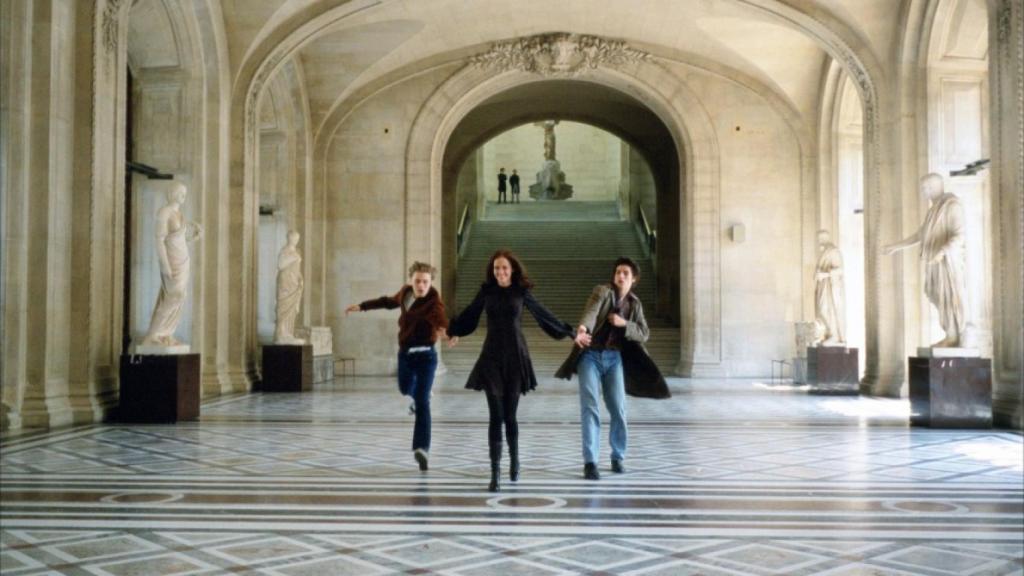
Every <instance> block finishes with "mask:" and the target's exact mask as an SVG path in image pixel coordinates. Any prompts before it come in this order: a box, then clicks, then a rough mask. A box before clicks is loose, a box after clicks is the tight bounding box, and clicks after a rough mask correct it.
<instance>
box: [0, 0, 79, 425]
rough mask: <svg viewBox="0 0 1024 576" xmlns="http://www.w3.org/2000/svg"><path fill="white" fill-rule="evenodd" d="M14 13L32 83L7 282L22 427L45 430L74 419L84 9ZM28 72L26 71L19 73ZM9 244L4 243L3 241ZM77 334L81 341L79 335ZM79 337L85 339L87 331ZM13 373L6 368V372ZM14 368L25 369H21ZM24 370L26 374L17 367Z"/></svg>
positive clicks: (25, 76)
mask: <svg viewBox="0 0 1024 576" xmlns="http://www.w3.org/2000/svg"><path fill="white" fill-rule="evenodd" d="M17 4H19V6H16V7H12V8H11V10H12V11H13V12H16V13H18V14H17V16H19V17H20V18H19V20H18V21H16V22H15V23H14V25H15V26H17V27H24V28H25V30H24V31H23V32H24V33H23V34H22V33H21V32H19V34H18V36H19V37H20V38H23V39H24V41H25V42H26V44H24V45H23V46H21V47H19V51H18V52H19V53H18V54H17V55H18V56H22V55H23V59H21V60H20V61H19V62H18V63H17V64H18V68H20V70H18V68H16V70H15V74H17V76H18V80H16V81H20V82H24V83H25V84H27V86H26V87H25V92H23V94H22V95H23V96H25V97H26V98H25V100H24V101H22V102H20V104H22V105H24V106H26V107H27V108H26V113H25V115H26V117H25V122H24V124H23V125H22V126H21V127H20V128H23V129H24V133H23V137H22V138H21V139H20V140H18V141H16V142H15V143H14V145H15V146H21V147H24V150H23V152H22V154H23V159H24V164H23V165H21V166H18V167H15V166H11V168H12V169H15V170H18V171H24V172H23V173H22V174H18V175H17V176H15V177H16V178H17V179H18V180H17V185H16V186H14V187H12V188H10V189H9V190H8V192H6V193H8V194H10V196H11V204H12V206H13V207H16V208H17V216H18V217H19V218H24V222H23V223H19V224H17V225H16V226H17V227H18V230H17V232H18V234H19V235H18V236H17V237H15V238H13V240H14V242H13V244H14V246H11V247H10V248H6V247H5V249H8V250H11V249H13V250H14V251H15V252H17V254H16V258H15V259H13V261H12V262H11V263H12V264H14V265H16V266H17V269H15V268H14V267H13V266H12V268H10V269H8V270H7V276H6V278H7V279H10V280H13V281H17V280H14V278H20V282H21V283H22V284H21V287H20V288H21V289H23V290H24V292H23V293H20V294H17V297H18V299H19V300H20V301H19V302H18V308H19V310H17V311H16V314H17V315H18V316H19V318H18V319H17V320H18V324H19V326H18V332H17V333H15V334H12V336H14V337H15V338H16V339H21V338H23V339H24V340H23V341H22V342H21V343H20V345H18V347H19V350H18V356H17V357H15V358H11V359H8V358H6V355H5V362H4V364H5V365H7V364H8V362H9V361H11V360H13V361H14V362H15V363H16V364H18V363H23V365H24V373H23V380H22V382H20V383H19V387H20V394H19V395H20V406H17V407H16V408H17V409H18V410H19V412H20V418H21V421H22V422H21V423H22V425H23V426H26V427H45V426H53V425H60V424H68V423H70V422H71V420H72V417H71V407H70V402H69V380H70V373H69V359H70V349H71V343H72V337H71V334H70V329H71V315H70V313H71V296H72V292H71V290H72V289H71V283H70V281H69V280H70V279H69V276H70V272H71V265H72V262H71V256H72V254H71V246H72V240H73V238H72V236H71V229H72V224H73V218H76V217H88V214H80V215H76V214H73V213H72V205H73V201H74V197H73V194H72V178H73V168H74V163H73V158H74V152H75V151H74V141H73V135H74V122H75V116H74V114H75V106H74V97H75V95H74V91H73V80H74V74H73V69H74V64H75V63H74V51H75V48H76V47H75V17H76V13H75V11H74V9H73V5H72V4H70V3H49V2H25V3H17ZM21 50H24V52H20V51H21ZM19 72H20V73H19ZM5 244H6V242H5ZM76 336H78V335H76ZM80 337H81V338H87V335H86V334H82V335H81V336H80ZM6 370H8V368H5V371H6ZM15 370H18V368H17V367H15ZM19 371H20V370H19Z"/></svg>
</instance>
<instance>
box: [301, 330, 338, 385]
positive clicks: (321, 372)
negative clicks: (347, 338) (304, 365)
mask: <svg viewBox="0 0 1024 576" xmlns="http://www.w3.org/2000/svg"><path fill="white" fill-rule="evenodd" d="M295 334H296V335H297V336H299V337H301V338H305V339H306V342H309V343H310V344H312V345H313V383H314V384H319V383H321V382H330V381H331V380H334V339H333V336H332V333H331V328H330V327H329V326H309V327H306V328H300V329H298V330H296V331H295Z"/></svg>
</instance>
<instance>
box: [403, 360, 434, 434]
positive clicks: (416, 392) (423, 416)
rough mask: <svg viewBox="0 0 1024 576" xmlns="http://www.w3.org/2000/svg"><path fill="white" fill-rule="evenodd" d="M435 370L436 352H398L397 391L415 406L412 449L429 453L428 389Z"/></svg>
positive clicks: (430, 386) (432, 382) (432, 383)
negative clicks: (420, 449)
mask: <svg viewBox="0 0 1024 576" xmlns="http://www.w3.org/2000/svg"><path fill="white" fill-rule="evenodd" d="M435 370H437V351H435V350H433V349H431V350H429V351H425V352H412V353H410V352H406V351H405V350H399V351H398V389H399V391H401V392H402V394H403V395H405V396H411V397H412V401H413V402H414V403H415V404H416V424H415V425H414V426H413V429H412V449H413V450H416V449H417V448H422V449H424V450H426V451H427V452H429V451H430V389H431V388H433V386H434V371H435Z"/></svg>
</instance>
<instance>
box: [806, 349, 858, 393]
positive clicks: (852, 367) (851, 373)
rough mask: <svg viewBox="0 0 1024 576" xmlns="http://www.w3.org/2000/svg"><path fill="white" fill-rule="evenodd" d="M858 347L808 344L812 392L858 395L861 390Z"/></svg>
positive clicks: (808, 376)
mask: <svg viewBox="0 0 1024 576" xmlns="http://www.w3.org/2000/svg"><path fill="white" fill-rule="evenodd" d="M857 363H858V360H857V349H856V348H846V347H839V346H808V348H807V383H808V384H810V386H811V389H810V390H809V392H810V393H811V394H845V395H856V394H858V393H859V392H860V379H859V378H858V365H857Z"/></svg>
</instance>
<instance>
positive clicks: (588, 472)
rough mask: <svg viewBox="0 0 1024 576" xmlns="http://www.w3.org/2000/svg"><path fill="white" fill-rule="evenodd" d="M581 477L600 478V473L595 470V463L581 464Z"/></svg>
mask: <svg viewBox="0 0 1024 576" xmlns="http://www.w3.org/2000/svg"><path fill="white" fill-rule="evenodd" d="M583 477H584V478H586V479H587V480H600V479H601V473H600V472H598V471H597V464H594V463H593V462H587V463H586V464H584V465H583Z"/></svg>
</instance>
